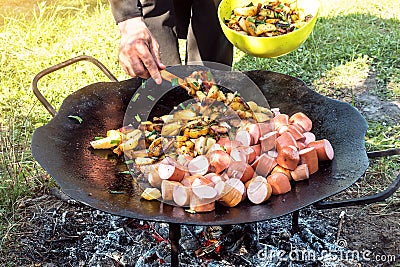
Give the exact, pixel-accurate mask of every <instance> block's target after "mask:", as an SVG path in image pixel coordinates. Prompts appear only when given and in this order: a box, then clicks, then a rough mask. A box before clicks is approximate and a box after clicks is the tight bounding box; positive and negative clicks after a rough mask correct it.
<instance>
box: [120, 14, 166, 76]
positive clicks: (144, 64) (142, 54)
mask: <svg viewBox="0 0 400 267" xmlns="http://www.w3.org/2000/svg"><path fill="white" fill-rule="evenodd" d="M118 28H119V30H120V32H121V42H120V46H119V55H118V59H119V62H120V63H121V65H122V67H123V69H124V70H125V72H126V73H128V74H129V75H130V76H132V77H136V76H138V77H141V78H144V79H147V78H149V77H152V78H153V79H154V81H155V82H156V83H157V84H161V82H162V79H161V74H160V69H165V65H164V64H162V63H161V60H160V55H159V51H160V50H159V44H158V42H157V41H156V39H155V38H154V37H153V35H152V34H151V32H150V30H149V29H148V28H147V26H146V24H145V23H144V20H143V18H142V17H136V18H131V19H128V20H125V21H122V22H120V23H118Z"/></svg>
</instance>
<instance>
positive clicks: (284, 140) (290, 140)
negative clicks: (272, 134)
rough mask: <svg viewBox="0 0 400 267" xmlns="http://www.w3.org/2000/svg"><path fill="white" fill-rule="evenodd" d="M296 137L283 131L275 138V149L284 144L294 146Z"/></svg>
mask: <svg viewBox="0 0 400 267" xmlns="http://www.w3.org/2000/svg"><path fill="white" fill-rule="evenodd" d="M296 145H297V143H296V139H294V137H293V135H292V134H291V133H289V132H284V133H283V134H282V135H280V136H279V137H277V138H276V150H277V151H278V152H279V151H280V150H281V149H282V148H283V147H285V146H296Z"/></svg>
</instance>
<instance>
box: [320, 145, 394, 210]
mask: <svg viewBox="0 0 400 267" xmlns="http://www.w3.org/2000/svg"><path fill="white" fill-rule="evenodd" d="M394 155H400V148H395V149H388V150H382V151H374V152H368V153H367V156H368V158H380V157H385V156H394ZM399 188H400V173H399V174H398V175H397V178H396V179H395V180H394V181H393V182H392V184H391V185H390V186H389V187H388V188H386V190H384V191H382V192H379V193H377V194H374V195H371V196H365V197H360V198H353V199H346V200H338V201H319V202H317V203H315V204H314V207H315V208H316V209H319V210H322V209H332V208H340V207H348V206H355V205H363V204H371V203H375V202H379V201H383V200H385V199H387V198H388V197H390V196H391V195H393V194H394V192H396V191H397V189H399Z"/></svg>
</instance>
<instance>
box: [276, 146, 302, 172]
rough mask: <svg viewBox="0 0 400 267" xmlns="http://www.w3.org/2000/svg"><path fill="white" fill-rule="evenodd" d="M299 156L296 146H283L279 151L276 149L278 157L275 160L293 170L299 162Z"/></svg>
mask: <svg viewBox="0 0 400 267" xmlns="http://www.w3.org/2000/svg"><path fill="white" fill-rule="evenodd" d="M299 161H300V156H299V151H298V150H297V147H295V146H285V147H283V148H282V149H281V150H280V151H278V157H277V158H276V162H277V163H278V164H279V165H281V166H282V167H284V168H286V169H289V170H294V169H296V167H297V165H298V164H299Z"/></svg>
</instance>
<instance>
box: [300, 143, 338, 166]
mask: <svg viewBox="0 0 400 267" xmlns="http://www.w3.org/2000/svg"><path fill="white" fill-rule="evenodd" d="M307 146H308V147H314V148H315V150H316V151H317V155H318V159H319V160H320V161H324V160H332V159H333V157H334V155H335V153H334V151H333V147H332V145H331V143H330V142H329V141H328V140H327V139H322V140H317V141H313V142H310V143H309V144H308V145H307Z"/></svg>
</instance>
